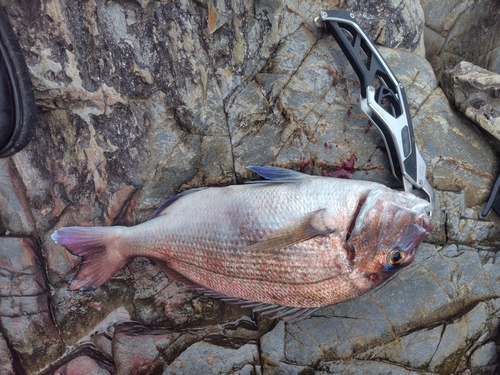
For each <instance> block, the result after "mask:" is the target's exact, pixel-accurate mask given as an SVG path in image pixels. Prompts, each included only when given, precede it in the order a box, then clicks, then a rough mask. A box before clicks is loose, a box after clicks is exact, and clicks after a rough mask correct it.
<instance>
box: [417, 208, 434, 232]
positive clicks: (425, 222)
mask: <svg viewBox="0 0 500 375" xmlns="http://www.w3.org/2000/svg"><path fill="white" fill-rule="evenodd" d="M416 222H417V224H418V225H419V226H421V227H422V228H423V229H424V230H425V231H426V232H427V234H429V233H431V232H432V231H433V230H434V223H433V222H432V221H431V219H430V218H429V215H427V214H426V213H422V214H420V215H419V216H418V217H417V220H416Z"/></svg>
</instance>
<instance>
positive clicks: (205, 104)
mask: <svg viewBox="0 0 500 375" xmlns="http://www.w3.org/2000/svg"><path fill="white" fill-rule="evenodd" d="M23 3H24V2H19V3H13V2H8V1H7V2H2V4H4V7H5V8H6V11H7V13H8V15H9V17H10V19H11V21H12V23H13V27H14V29H15V31H16V34H17V35H18V38H19V40H20V44H21V46H22V48H23V50H24V52H25V56H26V60H27V63H28V66H29V69H30V72H31V75H32V80H33V83H34V86H35V91H36V92H35V94H36V100H37V105H38V110H39V113H38V123H37V131H36V135H35V138H34V139H33V141H32V142H31V144H30V145H29V146H28V148H27V149H25V150H24V151H22V152H20V153H18V154H16V155H15V156H14V157H12V158H10V159H8V160H0V233H2V234H3V233H5V234H9V233H10V234H11V236H10V237H8V236H4V237H2V238H0V261H1V262H2V263H1V267H0V283H2V284H1V285H2V289H1V291H2V292H1V294H0V325H1V335H0V369H2V371H3V370H4V369H5V373H7V374H8V373H16V372H20V371H21V372H20V373H22V371H24V372H25V373H27V374H31V373H33V374H34V373H37V372H39V371H41V372H40V373H41V374H51V373H54V372H55V373H57V374H73V373H78V371H79V370H81V369H85V371H86V372H87V373H91V374H93V373H95V374H107V373H110V374H111V373H113V374H162V373H163V374H189V373H217V374H219V373H220V374H299V373H302V374H304V373H315V374H335V373H346V374H349V373H352V374H355V373H367V374H382V373H394V374H398V373H400V374H417V373H418V374H420V373H435V374H451V373H454V374H457V373H470V374H494V373H495V371H498V342H499V337H498V329H499V308H500V290H499V287H498V285H499V284H498V280H499V278H500V271H499V270H500V268H499V262H500V259H499V258H498V254H497V251H496V250H497V248H498V245H499V244H500V235H499V229H498V228H499V227H500V221H499V219H498V217H496V216H495V214H494V213H492V214H490V216H489V217H488V218H486V219H482V218H480V217H479V212H480V211H481V209H482V205H483V204H484V203H485V201H486V199H487V197H488V195H489V191H490V189H491V186H492V184H493V181H494V179H495V178H496V174H497V171H498V162H497V158H496V154H495V152H494V151H493V149H492V148H491V147H490V146H489V143H488V140H487V139H486V138H485V135H484V134H482V133H480V132H478V131H476V130H475V128H474V127H473V126H471V124H470V123H469V122H468V121H466V120H464V119H463V118H461V117H460V116H458V115H456V114H455V113H454V112H453V110H452V108H451V107H450V106H449V104H448V101H447V99H446V97H445V96H444V94H443V92H442V90H441V89H440V88H439V87H438V85H437V79H436V76H435V74H434V72H433V69H432V66H431V64H429V63H428V62H427V61H426V60H425V59H424V53H423V46H422V30H423V25H424V12H423V10H422V7H420V6H419V4H418V2H417V3H416V2H412V1H398V2H394V1H389V0H387V1H383V2H380V1H377V2H374V1H373V2H371V1H369V2H355V1H351V0H349V1H326V2H324V3H323V2H320V1H315V0H303V1H299V2H295V1H293V2H284V1H265V0H260V1H255V2H254V1H250V0H241V1H232V2H230V1H219V0H217V1H191V0H173V1H168V2H159V1H148V0H143V1H135V2H133V1H131V2H121V1H108V2H95V1H88V2H78V4H77V5H75V4H69V3H68V2H64V1H60V0H41V1H39V2H34V4H33V6H34V7H35V8H34V9H31V8H29V9H28V8H26V7H25V6H23ZM436 4H438V3H437V2H436V3H435V4H434V5H432V4H431V2H429V1H426V2H423V9H426V10H427V11H428V10H429V9H433V8H430V7H431V5H432V6H434V8H435V7H437V6H438V5H436ZM443 7H444V5H443ZM324 8H339V9H349V10H351V11H352V12H353V13H354V14H355V16H356V17H357V19H358V21H359V22H360V24H361V25H362V26H363V27H364V28H365V29H366V30H367V33H368V34H369V35H370V37H371V38H372V39H373V40H376V41H377V43H380V44H381V45H380V47H379V49H380V52H381V54H382V55H383V56H384V58H385V59H386V60H387V62H388V64H389V65H390V66H391V69H392V70H393V72H394V73H395V74H396V75H397V76H398V78H399V79H400V80H401V82H402V83H403V84H404V85H405V88H406V92H407V96H408V101H409V103H410V109H411V114H412V117H413V125H414V128H415V136H416V139H417V144H418V147H419V149H420V150H421V153H422V155H423V157H424V159H425V161H426V163H427V167H428V178H429V181H430V182H431V184H432V185H433V186H434V187H435V188H436V189H437V194H436V195H437V206H436V217H435V226H436V229H435V231H434V233H433V234H432V236H430V237H429V238H428V241H429V243H428V244H423V245H422V246H421V248H420V250H419V253H418V254H417V258H416V261H415V262H414V263H413V264H412V265H411V266H410V267H409V268H407V269H405V270H404V271H402V272H400V273H399V274H398V275H397V276H396V277H395V278H393V279H391V280H390V281H389V282H388V283H386V284H384V285H383V286H382V287H380V288H378V289H377V290H374V291H372V292H371V293H369V294H367V295H364V296H362V297H361V298H358V299H356V300H353V301H348V302H345V303H343V304H339V305H336V306H333V307H328V308H325V309H323V310H321V311H319V312H317V313H316V314H315V315H314V317H312V318H311V319H307V320H304V321H301V322H296V323H286V324H285V323H282V322H273V321H270V320H269V319H267V318H265V317H256V316H253V315H252V314H251V312H250V311H249V310H248V309H246V310H242V309H240V308H238V307H237V306H233V305H229V304H225V303H223V302H221V301H216V300H213V299H210V298H207V297H203V296H200V295H198V294H196V293H193V292H190V291H187V290H186V289H185V288H183V287H182V285H180V284H177V283H175V282H172V281H171V280H169V279H168V278H167V277H166V276H165V275H164V274H163V273H162V272H161V271H160V269H159V268H158V267H156V265H155V264H154V263H153V262H151V261H149V260H147V259H140V258H138V259H135V260H133V261H132V262H130V263H129V264H128V265H127V266H126V267H125V268H124V269H122V270H121V271H119V272H118V273H117V274H116V275H115V276H114V277H113V278H112V279H111V280H110V281H109V282H107V283H106V284H105V285H103V286H102V287H101V288H98V289H97V290H96V291H94V292H89V293H80V292H70V291H68V290H66V287H67V285H68V283H69V282H70V280H71V278H72V277H73V276H74V274H75V273H76V271H77V269H78V267H79V263H80V259H79V258H77V257H73V256H71V255H70V254H69V253H68V252H67V251H66V250H65V249H64V248H62V247H60V246H57V245H55V244H54V243H53V242H52V240H51V239H50V234H51V233H52V232H53V231H54V230H55V229H57V228H59V227H62V226H67V225H115V224H120V225H134V224H137V223H139V222H142V221H144V220H146V219H147V217H148V216H149V215H150V214H151V213H152V211H153V210H154V208H155V207H157V206H158V205H159V204H161V202H162V201H163V200H165V199H166V198H168V197H169V196H171V195H173V194H175V193H178V192H179V191H183V190H185V189H188V188H194V187H200V186H219V185H227V184H232V183H241V182H243V181H244V180H245V179H247V178H250V177H252V174H251V173H250V172H248V171H247V170H246V169H245V166H246V165H259V164H260V165H263V164H273V165H278V166H284V167H290V168H294V169H297V170H302V171H304V172H306V173H311V174H317V175H324V176H335V175H341V176H344V177H351V178H354V179H366V180H373V181H378V182H382V183H384V184H387V185H389V186H392V187H398V185H399V183H398V181H397V180H396V179H395V178H394V177H393V176H392V174H391V172H390V165H389V161H388V158H387V155H386V151H385V148H384V144H383V140H382V138H381V137H380V135H379V133H378V131H377V130H376V129H374V128H373V127H372V126H371V123H370V122H369V121H368V120H367V118H366V117H365V116H364V115H363V114H362V112H361V111H360V109H359V106H358V104H359V81H358V79H357V77H356V75H355V73H354V71H353V70H352V68H351V67H350V65H349V63H348V62H347V59H346V58H345V57H344V55H343V54H342V52H341V50H340V48H339V47H338V45H337V44H336V43H335V41H334V40H333V38H332V37H331V36H329V35H326V34H324V33H323V32H322V31H321V30H318V29H317V27H316V26H315V25H314V22H313V18H314V17H315V16H316V15H317V14H318V12H319V11H320V10H322V9H324ZM443 9H445V10H443V12H444V13H446V14H449V12H448V11H447V10H446V9H449V8H443ZM435 13H436V14H438V13H439V12H435ZM450 17H451V16H450ZM454 19H456V17H455V18H454ZM429 22H431V21H429V20H427V19H426V20H425V24H426V25H430V23H429ZM432 22H434V21H432ZM452 24H453V25H456V26H457V27H458V26H459V24H460V23H459V22H454V23H453V22H452ZM458 31H462V30H459V29H457V31H456V35H458ZM454 32H455V31H454ZM464 32H465V31H464ZM448 39H449V40H452V38H451V37H449V38H448ZM464 45H465V44H464ZM427 56H428V53H427ZM12 234H15V235H17V236H12ZM19 236H21V237H19ZM27 236H30V237H27ZM72 348H73V349H72ZM63 353H64V354H63ZM20 369H21V370H20ZM82 371H83V370H82Z"/></svg>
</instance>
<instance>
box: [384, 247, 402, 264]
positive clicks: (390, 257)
mask: <svg viewBox="0 0 500 375" xmlns="http://www.w3.org/2000/svg"><path fill="white" fill-rule="evenodd" d="M405 258H406V254H405V252H404V251H403V250H401V249H394V250H391V251H390V252H389V254H387V263H389V265H390V266H391V267H397V266H400V265H401V264H402V263H403V262H404V261H405Z"/></svg>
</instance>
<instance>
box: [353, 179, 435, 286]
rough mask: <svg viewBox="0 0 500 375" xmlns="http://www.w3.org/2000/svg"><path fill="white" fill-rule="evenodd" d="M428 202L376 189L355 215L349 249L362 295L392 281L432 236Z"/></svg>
mask: <svg viewBox="0 0 500 375" xmlns="http://www.w3.org/2000/svg"><path fill="white" fill-rule="evenodd" d="M429 209H430V204H429V202H427V201H425V200H423V199H421V198H418V197H417V196H415V195H413V194H411V193H407V192H399V191H394V190H391V189H388V188H376V189H373V190H372V191H370V192H369V193H368V195H367V196H366V198H365V200H364V201H361V203H360V205H359V208H358V210H357V215H356V214H354V218H353V222H352V224H351V226H352V230H351V231H350V233H348V234H347V237H346V249H347V251H348V253H349V256H350V258H351V261H352V264H353V270H354V271H355V272H354V275H353V277H354V278H355V279H356V284H357V285H358V287H359V288H360V290H361V291H367V290H370V289H372V288H373V287H374V286H375V285H376V284H379V283H381V282H383V281H384V280H386V279H388V278H389V277H391V276H392V275H393V274H394V273H395V272H396V271H398V270H400V269H401V268H403V267H405V266H407V265H409V264H410V263H411V262H412V261H413V259H414V258H415V253H416V250H417V247H418V245H419V244H420V243H421V242H422V240H423V239H424V238H425V237H426V236H427V235H428V234H429V233H431V232H432V230H433V229H434V224H433V223H432V221H431V220H430V219H429V216H428V215H427V212H428V211H429Z"/></svg>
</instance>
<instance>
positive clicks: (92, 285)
mask: <svg viewBox="0 0 500 375" xmlns="http://www.w3.org/2000/svg"><path fill="white" fill-rule="evenodd" d="M121 234H122V233H121V229H120V228H119V227H64V228H61V229H59V230H57V231H55V232H54V233H52V235H51V237H52V239H53V240H54V242H55V243H56V244H58V245H61V246H64V247H65V248H66V249H68V250H69V251H70V252H71V253H72V254H73V255H78V256H80V257H83V261H82V263H81V264H80V269H79V270H78V273H77V274H76V276H75V277H74V279H73V280H72V281H71V284H70V285H69V286H68V290H70V291H82V292H87V291H92V290H94V289H96V288H98V287H100V286H101V285H102V284H104V283H105V282H106V281H108V280H109V279H110V278H111V277H112V276H113V275H114V274H115V273H116V272H118V270H120V269H121V268H122V267H123V266H125V264H126V263H127V260H128V258H127V257H126V256H125V255H124V252H123V248H124V246H125V243H124V241H121V240H120V237H121Z"/></svg>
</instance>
